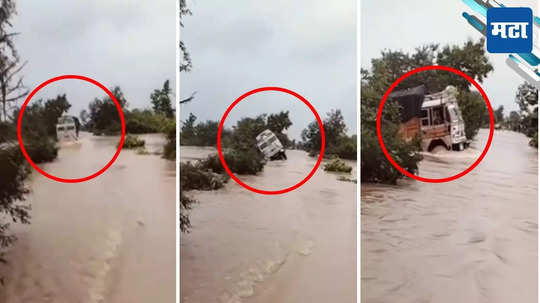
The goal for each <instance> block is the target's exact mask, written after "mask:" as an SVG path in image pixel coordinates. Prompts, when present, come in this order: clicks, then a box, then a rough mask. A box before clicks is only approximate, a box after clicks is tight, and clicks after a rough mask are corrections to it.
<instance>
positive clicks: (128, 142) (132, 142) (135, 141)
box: [124, 135, 145, 149]
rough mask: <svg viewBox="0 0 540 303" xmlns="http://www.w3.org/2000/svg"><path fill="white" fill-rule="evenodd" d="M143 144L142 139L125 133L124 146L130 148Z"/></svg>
mask: <svg viewBox="0 0 540 303" xmlns="http://www.w3.org/2000/svg"><path fill="white" fill-rule="evenodd" d="M144 144H145V142H144V140H143V139H139V138H138V137H137V136H133V135H127V136H126V138H125V139H124V148H127V149H132V148H138V147H143V146H144Z"/></svg>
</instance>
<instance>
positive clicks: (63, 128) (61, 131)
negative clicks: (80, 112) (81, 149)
mask: <svg viewBox="0 0 540 303" xmlns="http://www.w3.org/2000/svg"><path fill="white" fill-rule="evenodd" d="M79 129H80V123H79V119H77V117H74V116H68V115H63V116H61V117H60V118H58V122H57V124H56V138H57V139H58V141H77V140H78V139H79Z"/></svg>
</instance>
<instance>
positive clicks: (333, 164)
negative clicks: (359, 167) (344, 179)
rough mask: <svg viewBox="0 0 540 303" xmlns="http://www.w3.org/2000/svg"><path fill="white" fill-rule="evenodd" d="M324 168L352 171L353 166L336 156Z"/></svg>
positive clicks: (326, 169) (336, 170)
mask: <svg viewBox="0 0 540 303" xmlns="http://www.w3.org/2000/svg"><path fill="white" fill-rule="evenodd" d="M324 170H325V171H331V172H338V173H350V172H351V171H352V167H351V166H350V165H348V164H347V163H345V161H343V160H340V159H338V158H336V159H332V160H330V161H329V162H328V163H326V164H325V165H324Z"/></svg>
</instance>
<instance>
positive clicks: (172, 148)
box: [162, 119, 176, 160]
mask: <svg viewBox="0 0 540 303" xmlns="http://www.w3.org/2000/svg"><path fill="white" fill-rule="evenodd" d="M162 131H163V133H164V134H165V138H166V139H167V143H166V144H165V146H164V147H163V158H165V159H168V160H176V121H175V120H174V119H170V120H167V121H166V123H165V124H164V126H163V129H162Z"/></svg>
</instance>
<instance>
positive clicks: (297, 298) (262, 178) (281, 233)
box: [180, 146, 357, 303]
mask: <svg viewBox="0 0 540 303" xmlns="http://www.w3.org/2000/svg"><path fill="white" fill-rule="evenodd" d="M212 152H214V153H215V149H205V148H199V147H189V146H182V147H181V149H180V155H181V156H180V157H181V161H192V160H193V159H196V158H202V157H204V156H205V155H207V154H209V153H212ZM287 156H288V160H287V161H272V162H269V163H268V164H267V165H266V166H265V168H264V171H263V172H262V173H260V174H259V175H257V176H240V178H241V179H242V180H243V181H244V182H246V183H247V184H249V185H251V186H255V187H257V188H261V189H268V190H276V189H278V188H283V187H285V186H291V185H293V184H295V183H297V182H298V181H300V180H301V179H302V178H304V177H305V176H306V175H307V174H308V172H309V171H310V170H311V169H312V168H313V166H314V164H315V159H314V158H311V157H309V156H308V155H307V154H306V153H305V152H302V151H287ZM351 164H352V165H354V166H355V167H356V163H355V162H352V163H351ZM337 177H338V175H336V174H330V173H326V172H324V171H323V170H322V169H319V171H317V173H316V174H315V175H314V176H313V178H312V179H310V180H309V181H308V182H307V183H306V184H305V185H304V186H302V187H301V188H299V189H298V190H295V191H293V192H289V193H287V194H283V195H260V194H256V193H253V192H250V191H248V190H246V189H244V188H243V187H241V186H239V185H238V184H236V183H235V182H234V181H233V180H230V181H229V183H228V184H227V185H226V186H225V187H224V188H223V189H220V190H216V191H199V192H197V191H193V192H188V194H189V195H191V196H193V197H194V198H195V199H197V200H198V201H199V203H198V204H196V205H195V206H194V207H193V209H192V211H191V213H190V217H191V222H192V225H193V227H192V229H191V232H190V233H188V234H182V235H181V241H180V277H181V278H180V295H181V300H182V302H183V303H193V302H195V303H199V302H205V303H206V302H208V303H212V302H218V303H225V302H231V303H233V302H234V303H239V302H244V303H263V302H284V303H296V302H315V303H318V302H320V303H323V302H324V303H326V302H345V303H346V302H350V303H353V302H356V243H357V242H356V239H357V235H356V184H354V183H351V182H343V181H338V180H337Z"/></svg>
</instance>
